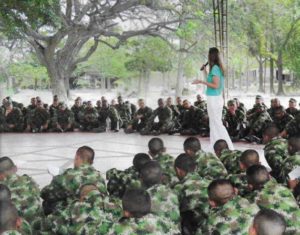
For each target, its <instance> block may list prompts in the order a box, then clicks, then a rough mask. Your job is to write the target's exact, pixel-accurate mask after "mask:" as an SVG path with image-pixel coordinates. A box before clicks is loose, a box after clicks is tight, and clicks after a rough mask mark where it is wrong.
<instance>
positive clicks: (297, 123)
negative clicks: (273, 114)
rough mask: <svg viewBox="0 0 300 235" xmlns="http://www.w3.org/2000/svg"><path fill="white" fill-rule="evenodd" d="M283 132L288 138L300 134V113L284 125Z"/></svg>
mask: <svg viewBox="0 0 300 235" xmlns="http://www.w3.org/2000/svg"><path fill="white" fill-rule="evenodd" d="M285 130H286V131H287V134H288V135H289V137H291V136H295V135H299V133H300V111H298V112H297V114H296V116H295V119H294V120H292V121H291V122H289V123H288V124H287V125H286V128H285Z"/></svg>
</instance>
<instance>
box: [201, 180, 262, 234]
mask: <svg viewBox="0 0 300 235" xmlns="http://www.w3.org/2000/svg"><path fill="white" fill-rule="evenodd" d="M208 196H209V204H210V206H211V210H210V212H209V216H208V220H207V227H206V230H207V231H206V232H207V233H204V234H219V235H228V234H248V230H249V227H250V226H251V223H252V219H253V217H254V216H255V214H256V213H257V212H258V210H259V208H258V207H257V206H256V205H255V204H251V203H249V202H248V201H247V200H246V199H244V198H241V197H240V196H238V195H237V189H235V188H234V187H233V185H232V184H231V182H230V181H229V180H225V179H218V180H214V181H213V182H211V183H210V185H209V186H208ZM196 234H197V235H198V234H199V235H200V234H203V233H202V232H201V231H198V233H196Z"/></svg>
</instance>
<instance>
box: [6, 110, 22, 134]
mask: <svg viewBox="0 0 300 235" xmlns="http://www.w3.org/2000/svg"><path fill="white" fill-rule="evenodd" d="M0 121H1V123H0V132H10V131H13V132H20V131H23V130H24V119H23V114H22V111H21V110H20V109H19V108H16V107H14V108H13V109H12V111H11V112H10V113H8V114H7V115H6V109H5V108H1V110H0ZM9 125H14V127H9Z"/></svg>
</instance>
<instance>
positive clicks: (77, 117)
mask: <svg viewBox="0 0 300 235" xmlns="http://www.w3.org/2000/svg"><path fill="white" fill-rule="evenodd" d="M71 111H72V112H73V114H74V128H80V121H81V120H82V115H83V111H84V107H83V106H82V100H81V98H80V97H77V98H76V99H75V102H74V105H73V106H72V108H71Z"/></svg>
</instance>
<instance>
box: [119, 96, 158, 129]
mask: <svg viewBox="0 0 300 235" xmlns="http://www.w3.org/2000/svg"><path fill="white" fill-rule="evenodd" d="M138 105H139V109H138V110H137V112H135V114H134V115H133V118H132V120H131V122H130V124H129V125H128V126H127V128H126V129H125V133H127V134H129V133H133V132H134V131H137V132H139V131H141V130H142V129H144V128H145V127H146V124H147V122H148V120H149V118H150V116H151V115H152V109H151V108H149V107H148V106H146V105H145V101H144V99H139V100H138Z"/></svg>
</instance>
